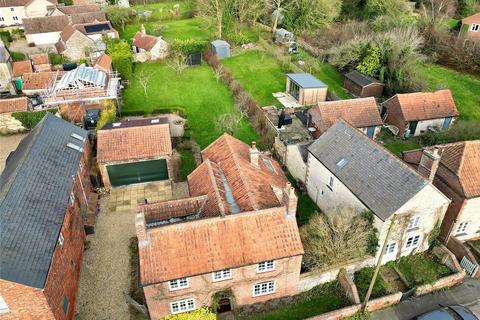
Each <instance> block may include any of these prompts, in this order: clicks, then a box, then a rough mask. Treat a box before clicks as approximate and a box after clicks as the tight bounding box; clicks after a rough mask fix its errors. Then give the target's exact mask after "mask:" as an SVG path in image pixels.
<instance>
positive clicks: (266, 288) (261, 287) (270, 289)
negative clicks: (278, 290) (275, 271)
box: [253, 281, 275, 297]
mask: <svg viewBox="0 0 480 320" xmlns="http://www.w3.org/2000/svg"><path fill="white" fill-rule="evenodd" d="M274 292H275V281H267V282H262V283H257V284H255V285H254V286H253V296H254V297H258V296H264V295H266V294H271V293H274Z"/></svg>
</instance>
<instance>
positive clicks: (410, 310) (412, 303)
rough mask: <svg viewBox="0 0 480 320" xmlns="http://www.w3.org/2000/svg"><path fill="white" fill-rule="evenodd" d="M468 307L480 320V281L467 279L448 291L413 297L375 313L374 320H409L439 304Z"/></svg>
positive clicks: (372, 315) (373, 314)
mask: <svg viewBox="0 0 480 320" xmlns="http://www.w3.org/2000/svg"><path fill="white" fill-rule="evenodd" d="M455 303H457V304H461V305H465V306H468V307H469V308H470V309H471V310H472V311H473V312H474V313H475V314H476V316H477V317H478V318H479V319H480V279H472V278H468V279H466V280H465V281H464V282H463V283H462V284H460V285H458V286H455V287H453V288H451V289H449V290H446V291H438V292H435V293H431V294H427V295H424V296H421V297H417V298H415V297H412V298H409V299H407V300H405V301H402V302H401V303H399V304H397V305H396V306H394V307H391V308H387V309H383V310H380V311H376V312H373V313H372V314H371V318H372V320H409V319H412V318H413V317H415V316H417V315H420V314H422V313H425V312H428V311H432V310H434V309H436V308H437V307H438V305H439V304H444V305H449V304H455Z"/></svg>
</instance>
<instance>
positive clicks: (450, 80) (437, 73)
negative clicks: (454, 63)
mask: <svg viewBox="0 0 480 320" xmlns="http://www.w3.org/2000/svg"><path fill="white" fill-rule="evenodd" d="M418 71H419V72H420V73H421V74H422V75H423V76H424V77H425V78H426V80H427V81H428V89H429V90H438V89H442V88H449V89H450V90H451V91H452V95H453V99H454V100H455V103H456V105H457V108H458V111H459V112H460V119H464V120H480V78H475V77H473V76H471V75H467V74H464V73H459V72H457V71H453V70H450V69H447V68H444V67H441V66H438V65H434V64H424V65H419V66H418Z"/></svg>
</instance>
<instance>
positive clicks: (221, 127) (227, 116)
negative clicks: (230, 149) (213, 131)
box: [215, 112, 244, 134]
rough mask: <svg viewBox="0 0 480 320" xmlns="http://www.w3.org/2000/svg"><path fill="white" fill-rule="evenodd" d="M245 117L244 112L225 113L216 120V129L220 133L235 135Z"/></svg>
mask: <svg viewBox="0 0 480 320" xmlns="http://www.w3.org/2000/svg"><path fill="white" fill-rule="evenodd" d="M243 117H244V114H243V112H230V113H223V114H221V115H219V116H218V117H217V119H216V120H215V127H216V128H217V130H218V131H220V132H227V133H228V134H233V133H234V132H235V131H236V130H237V129H238V126H239V125H240V122H241V121H242V119H243Z"/></svg>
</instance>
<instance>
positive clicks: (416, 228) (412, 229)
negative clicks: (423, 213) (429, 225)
mask: <svg viewBox="0 0 480 320" xmlns="http://www.w3.org/2000/svg"><path fill="white" fill-rule="evenodd" d="M417 230H420V227H414V228H410V229H407V232H413V231H417Z"/></svg>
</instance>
